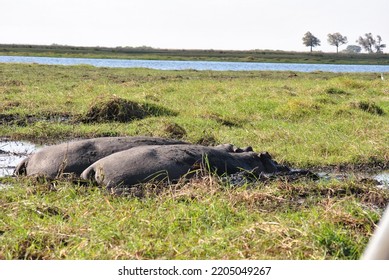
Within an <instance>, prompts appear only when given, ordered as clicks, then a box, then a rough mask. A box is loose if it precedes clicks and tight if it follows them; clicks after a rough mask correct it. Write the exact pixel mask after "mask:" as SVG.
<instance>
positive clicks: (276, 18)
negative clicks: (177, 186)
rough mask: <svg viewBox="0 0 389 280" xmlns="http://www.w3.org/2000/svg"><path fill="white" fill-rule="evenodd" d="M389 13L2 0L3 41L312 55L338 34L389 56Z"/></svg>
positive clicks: (340, 0)
mask: <svg viewBox="0 0 389 280" xmlns="http://www.w3.org/2000/svg"><path fill="white" fill-rule="evenodd" d="M388 15H389V0H369V1H366V0H353V1H349V0H289V1H287V0H0V44H44V45H51V44H60V45H72V46H106V47H118V46H120V47H126V46H129V47H139V46H149V47H154V48H170V49H215V50H254V49H260V50H266V49H269V50H270V49H271V50H285V51H309V48H307V47H305V46H304V45H303V43H302V37H303V36H304V34H305V33H306V32H307V31H310V32H311V33H312V34H313V35H314V36H316V37H317V38H319V39H320V40H321V46H318V47H316V48H314V50H315V51H323V52H335V51H336V48H335V47H334V46H330V45H329V44H328V42H327V35H328V34H329V33H335V32H339V33H341V34H342V35H344V36H347V38H348V41H349V43H348V44H353V45H356V42H355V41H356V40H357V39H358V37H359V36H363V35H364V34H365V33H372V34H373V35H374V36H376V35H380V36H381V37H382V39H383V43H386V44H387V45H388V47H387V48H386V49H385V50H384V51H385V52H389V16H388ZM345 47H346V45H344V46H341V47H340V50H342V49H344V48H345Z"/></svg>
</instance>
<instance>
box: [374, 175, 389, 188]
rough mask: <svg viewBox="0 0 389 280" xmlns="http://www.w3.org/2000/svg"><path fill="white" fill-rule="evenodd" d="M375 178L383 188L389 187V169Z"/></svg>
mask: <svg viewBox="0 0 389 280" xmlns="http://www.w3.org/2000/svg"><path fill="white" fill-rule="evenodd" d="M373 179H374V180H377V181H378V182H379V186H380V187H383V188H389V171H385V172H382V173H379V174H377V175H375V176H373Z"/></svg>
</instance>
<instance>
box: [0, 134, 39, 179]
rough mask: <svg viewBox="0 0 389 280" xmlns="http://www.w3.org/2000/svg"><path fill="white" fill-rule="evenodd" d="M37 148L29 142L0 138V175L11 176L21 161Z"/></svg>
mask: <svg viewBox="0 0 389 280" xmlns="http://www.w3.org/2000/svg"><path fill="white" fill-rule="evenodd" d="M36 149H37V146H36V145H35V144H32V143H29V142H23V141H7V140H0V177H6V176H11V175H12V174H13V171H14V169H15V167H16V166H17V165H18V164H19V162H21V161H22V160H23V159H24V158H26V157H27V156H28V155H30V154H31V153H33V152H34V151H35V150H36Z"/></svg>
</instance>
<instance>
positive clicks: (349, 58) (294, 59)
mask: <svg viewBox="0 0 389 280" xmlns="http://www.w3.org/2000/svg"><path fill="white" fill-rule="evenodd" d="M0 55H22V56H49V57H83V58H119V59H152V60H201V61H239V62H272V63H326V64H380V65H388V64H389V55H388V54H364V53H360V54H346V53H338V54H337V53H322V52H313V53H309V52H287V51H272V50H252V51H228V50H174V49H153V48H147V47H140V48H121V47H118V48H105V47H72V46H58V45H51V46H39V45H1V44H0Z"/></svg>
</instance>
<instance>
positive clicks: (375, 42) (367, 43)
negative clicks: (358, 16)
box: [357, 33, 386, 53]
mask: <svg viewBox="0 0 389 280" xmlns="http://www.w3.org/2000/svg"><path fill="white" fill-rule="evenodd" d="M357 43H358V44H360V45H361V46H362V48H364V49H365V51H367V52H369V53H373V52H374V50H375V51H376V53H382V49H383V48H386V45H385V44H382V38H381V36H380V35H378V36H377V39H374V38H373V35H372V34H371V33H366V34H365V37H362V36H360V37H359V38H358V40H357Z"/></svg>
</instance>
